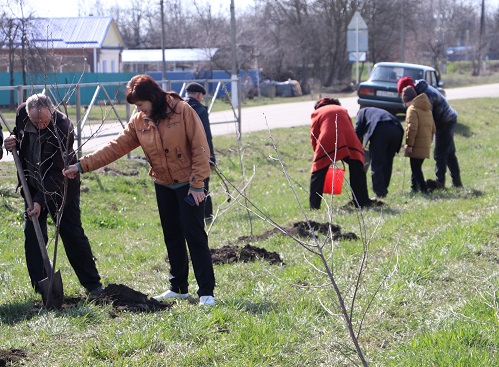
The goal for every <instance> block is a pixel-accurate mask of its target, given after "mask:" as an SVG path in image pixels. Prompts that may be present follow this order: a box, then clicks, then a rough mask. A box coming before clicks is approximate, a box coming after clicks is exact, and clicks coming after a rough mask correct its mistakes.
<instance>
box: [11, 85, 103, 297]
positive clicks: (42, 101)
mask: <svg viewBox="0 0 499 367" xmlns="http://www.w3.org/2000/svg"><path fill="white" fill-rule="evenodd" d="M73 142H74V132H73V125H72V123H71V121H70V120H69V119H68V117H67V116H66V115H64V114H63V113H61V112H60V111H58V110H56V109H55V107H54V105H53V104H52V101H51V100H50V98H49V97H47V96H45V95H43V94H34V95H32V96H31V97H29V98H28V99H27V100H26V102H25V103H23V104H21V105H20V106H19V107H18V109H17V113H16V126H15V127H14V130H13V131H12V135H11V136H9V137H7V138H6V139H5V141H4V145H5V149H6V150H7V151H10V152H12V151H14V150H15V152H14V153H16V154H15V155H18V156H19V158H20V159H19V160H18V161H19V164H20V165H22V171H21V172H20V174H19V167H18V176H19V180H20V183H19V186H21V184H22V185H23V190H22V192H21V193H22V195H23V197H24V199H25V209H26V211H25V214H24V235H25V241H24V249H25V255H26V264H27V267H28V272H29V276H30V278H31V284H32V286H33V287H34V288H35V290H36V291H37V292H39V293H41V294H42V296H44V293H45V292H46V290H44V287H45V286H44V285H43V283H44V280H46V278H47V277H49V279H50V277H51V276H53V272H52V274H48V272H50V269H49V271H48V269H47V267H49V268H50V262H49V261H48V259H47V256H46V251H44V248H43V244H46V243H47V241H48V234H47V216H48V215H49V214H50V216H51V217H52V219H53V220H54V223H57V218H58V216H57V213H58V211H59V210H60V209H62V210H61V212H62V216H59V217H60V220H59V235H60V237H61V239H62V242H63V244H64V248H65V250H66V254H67V256H68V260H69V262H70V264H71V266H72V267H73V269H74V271H75V273H76V276H77V277H78V279H79V281H80V283H81V284H82V285H83V286H84V287H85V289H86V290H87V292H89V295H90V296H92V297H96V296H98V295H99V294H100V293H101V292H102V284H101V281H100V275H99V273H98V271H97V267H96V265H95V261H94V257H93V255H92V250H91V248H90V243H89V241H88V238H87V236H86V235H85V232H84V230H83V228H82V225H81V217H80V180H79V178H77V179H75V180H67V179H65V177H64V176H63V175H62V170H63V168H65V167H66V166H67V165H68V164H74V163H75V162H76V156H75V152H74V150H73ZM17 151H18V153H17ZM16 163H17V162H16ZM65 186H66V190H65ZM25 188H27V190H28V191H29V192H26V189H25ZM40 232H41V235H40ZM41 236H43V240H42V239H41V238H40V237H41ZM40 242H43V243H42V245H40ZM54 259H55V257H54ZM47 264H48V265H47ZM59 282H60V283H61V284H60V289H61V293H62V281H60V278H59ZM55 286H57V284H56V285H55ZM44 301H45V298H44Z"/></svg>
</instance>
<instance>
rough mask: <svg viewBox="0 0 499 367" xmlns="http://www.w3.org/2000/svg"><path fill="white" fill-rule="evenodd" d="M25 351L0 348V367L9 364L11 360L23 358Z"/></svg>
mask: <svg viewBox="0 0 499 367" xmlns="http://www.w3.org/2000/svg"><path fill="white" fill-rule="evenodd" d="M26 355H27V353H26V352H25V351H24V350H22V349H0V367H5V366H7V363H9V366H10V364H11V363H12V362H18V361H20V360H21V359H23V358H25V357H26Z"/></svg>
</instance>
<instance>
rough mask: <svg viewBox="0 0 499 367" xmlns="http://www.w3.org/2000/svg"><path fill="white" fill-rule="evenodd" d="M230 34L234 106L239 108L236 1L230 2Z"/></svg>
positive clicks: (231, 0)
mask: <svg viewBox="0 0 499 367" xmlns="http://www.w3.org/2000/svg"><path fill="white" fill-rule="evenodd" d="M230 33H231V50H232V76H231V80H232V83H231V90H232V106H233V107H238V106H239V99H238V94H239V93H238V85H237V52H236V12H235V7H234V0H230Z"/></svg>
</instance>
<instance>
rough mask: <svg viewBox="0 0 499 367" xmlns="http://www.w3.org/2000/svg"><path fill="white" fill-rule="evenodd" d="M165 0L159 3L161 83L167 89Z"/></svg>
mask: <svg viewBox="0 0 499 367" xmlns="http://www.w3.org/2000/svg"><path fill="white" fill-rule="evenodd" d="M163 1H164V0H160V2H159V4H160V7H161V55H162V62H163V64H162V72H161V83H162V85H161V86H162V87H163V89H165V90H166V82H165V80H166V61H165V12H164V10H163Z"/></svg>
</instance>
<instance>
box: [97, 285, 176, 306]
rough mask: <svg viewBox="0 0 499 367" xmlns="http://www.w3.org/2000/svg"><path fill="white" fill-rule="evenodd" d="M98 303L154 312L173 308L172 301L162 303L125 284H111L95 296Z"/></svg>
mask: <svg viewBox="0 0 499 367" xmlns="http://www.w3.org/2000/svg"><path fill="white" fill-rule="evenodd" d="M95 303H97V304H112V306H113V308H114V309H116V310H118V311H129V312H154V311H161V310H164V309H168V308H171V306H172V304H171V303H161V302H158V301H156V300H155V299H154V298H149V297H147V295H145V294H144V293H140V292H138V291H136V290H134V289H132V288H130V287H128V286H126V285H123V284H109V285H108V286H107V287H106V288H104V290H103V291H102V293H101V294H100V295H99V296H98V297H97V298H95Z"/></svg>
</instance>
